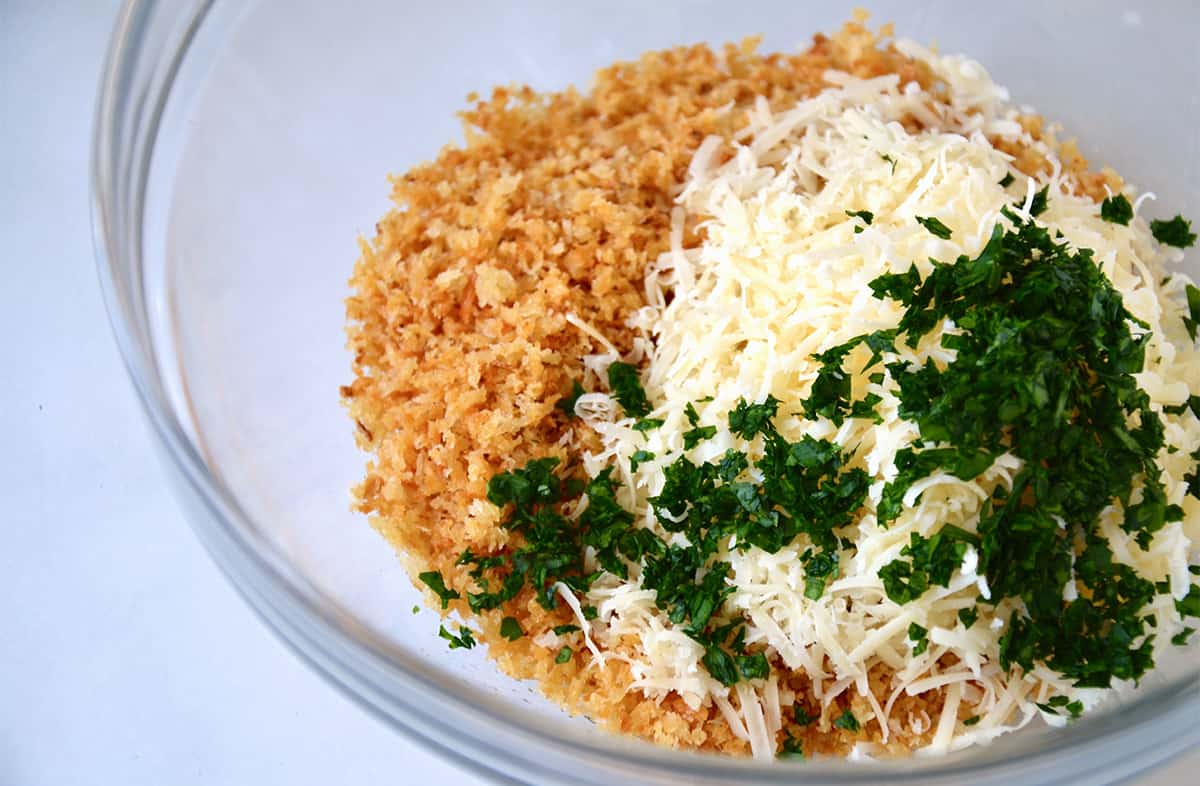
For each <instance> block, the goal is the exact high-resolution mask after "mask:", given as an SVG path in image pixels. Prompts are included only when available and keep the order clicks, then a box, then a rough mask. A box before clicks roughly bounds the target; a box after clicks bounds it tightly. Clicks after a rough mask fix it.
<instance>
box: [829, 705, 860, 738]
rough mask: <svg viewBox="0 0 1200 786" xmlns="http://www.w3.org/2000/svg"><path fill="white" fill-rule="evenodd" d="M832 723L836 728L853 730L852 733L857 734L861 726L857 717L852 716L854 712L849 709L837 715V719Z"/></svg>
mask: <svg viewBox="0 0 1200 786" xmlns="http://www.w3.org/2000/svg"><path fill="white" fill-rule="evenodd" d="M833 725H834V726H835V727H836V728H839V729H845V730H846V731H849V732H853V733H854V734H857V733H858V732H859V730H860V729H861V728H862V727H861V726H860V725H859V723H858V718H856V717H854V713H853V712H851V711H850V710H846V711H845V712H843V713H842V714H841V715H839V716H838V718H837V720H835V721H834V722H833Z"/></svg>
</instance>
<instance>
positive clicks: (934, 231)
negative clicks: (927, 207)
mask: <svg viewBox="0 0 1200 786" xmlns="http://www.w3.org/2000/svg"><path fill="white" fill-rule="evenodd" d="M917 223H918V224H920V225H921V226H923V227H925V228H926V229H928V230H929V234H931V235H936V236H937V237H940V238H941V239H942V240H949V239H950V227H948V226H946V225H945V224H943V223H942V222H941V221H938V220H937V219H936V218H934V217H933V216H917Z"/></svg>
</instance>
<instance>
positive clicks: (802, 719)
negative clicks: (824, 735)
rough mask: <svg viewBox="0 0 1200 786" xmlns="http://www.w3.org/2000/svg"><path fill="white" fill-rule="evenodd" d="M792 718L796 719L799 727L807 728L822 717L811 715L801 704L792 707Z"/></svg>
mask: <svg viewBox="0 0 1200 786" xmlns="http://www.w3.org/2000/svg"><path fill="white" fill-rule="evenodd" d="M792 717H793V718H794V719H795V722H796V725H797V726H807V725H808V724H810V723H812V722H813V721H815V720H817V719H819V718H820V717H821V716H820V715H809V714H808V710H806V709H805V708H804V707H801V706H800V705H799V704H793V705H792Z"/></svg>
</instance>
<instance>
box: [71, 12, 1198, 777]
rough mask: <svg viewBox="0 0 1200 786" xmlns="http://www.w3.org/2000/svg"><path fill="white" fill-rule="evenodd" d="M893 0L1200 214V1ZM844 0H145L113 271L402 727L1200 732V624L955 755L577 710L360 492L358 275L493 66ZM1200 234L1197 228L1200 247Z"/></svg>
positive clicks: (553, 739)
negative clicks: (726, 0) (603, 721)
mask: <svg viewBox="0 0 1200 786" xmlns="http://www.w3.org/2000/svg"><path fill="white" fill-rule="evenodd" d="M875 13H876V16H875V21H885V20H894V21H895V22H896V23H897V29H898V30H899V31H901V32H902V34H904V35H907V36H910V37H913V38H917V39H919V40H923V41H930V40H935V41H937V42H938V43H939V44H940V45H941V46H942V47H943V48H944V49H947V50H954V51H963V52H966V53H969V54H970V55H972V56H973V57H975V58H977V59H979V60H981V61H982V62H983V63H985V64H986V65H987V67H988V68H989V69H990V70H991V72H992V74H993V76H994V77H995V78H996V79H997V80H998V81H999V82H1001V83H1003V84H1005V85H1008V86H1009V87H1010V88H1011V90H1012V93H1013V95H1014V96H1015V98H1016V99H1017V100H1018V101H1020V102H1029V103H1031V104H1034V105H1035V106H1037V107H1038V108H1040V109H1041V110H1043V111H1044V112H1045V114H1046V115H1047V116H1049V117H1050V118H1053V119H1056V120H1059V121H1061V122H1062V123H1063V124H1064V126H1065V127H1066V128H1067V129H1069V130H1071V131H1074V132H1078V133H1079V134H1080V135H1081V136H1082V140H1081V142H1082V145H1083V149H1084V152H1085V154H1087V155H1089V157H1092V158H1093V159H1094V160H1095V161H1098V162H1104V163H1107V164H1110V165H1112V166H1114V167H1115V168H1116V169H1117V170H1118V171H1120V172H1122V173H1124V174H1125V175H1126V177H1128V178H1129V179H1130V180H1131V181H1132V182H1134V183H1136V184H1137V185H1138V186H1140V187H1142V188H1143V189H1148V190H1152V191H1154V192H1156V193H1157V194H1158V195H1159V197H1160V199H1161V204H1163V205H1165V206H1166V208H1164V209H1170V210H1171V211H1172V212H1173V211H1175V210H1180V211H1182V212H1183V213H1184V214H1185V215H1191V216H1194V217H1198V218H1200V145H1198V144H1197V136H1196V133H1195V129H1196V128H1197V127H1200V93H1198V92H1197V89H1196V77H1197V75H1198V74H1200V67H1198V65H1200V59H1198V58H1200V55H1198V54H1197V52H1198V51H1200V50H1197V48H1196V47H1195V45H1194V40H1193V39H1194V35H1195V33H1196V32H1197V31H1198V30H1200V6H1198V5H1195V4H1185V3H1176V4H1165V3H1164V4H1156V5H1155V6H1153V7H1152V8H1147V9H1145V10H1143V11H1142V12H1140V13H1137V12H1132V11H1124V6H1122V5H1118V4H1114V3H1090V4H1087V5H1081V4H1065V3H1064V4H1053V3H1044V2H1022V3H1011V2H1010V3H1000V4H990V5H987V6H982V5H979V4H966V3H952V2H924V3H915V4H914V3H904V2H878V3H876V5H875ZM848 16H849V8H848V7H843V6H842V5H841V4H839V3H801V2H794V0H793V2H779V3H767V2H740V3H737V4H722V3H715V2H711V3H710V2H699V1H698V0H680V1H679V2H671V3H666V2H663V3H642V2H640V1H636V2H615V3H614V2H612V1H611V0H610V1H609V2H605V3H588V4H575V3H569V4H568V3H559V2H523V3H488V4H478V5H476V4H468V3H459V2H452V1H451V0H443V1H442V2H439V3H424V4H419V5H418V4H408V3H397V2H391V1H390V0H375V1H373V2H360V3H330V2H324V1H323V0H314V1H313V2H304V3H297V2H290V1H288V2H284V1H276V0H261V1H260V2H253V3H241V2H223V1H222V2H216V1H213V0H208V1H199V2H197V1H195V0H193V1H191V2H176V3H155V2H147V1H144V0H135V1H134V2H130V3H128V4H127V6H126V7H125V8H124V10H123V11H122V13H121V15H120V18H119V20H118V23H117V26H116V31H115V34H114V38H113V42H112V48H111V51H110V53H109V57H108V62H107V65H106V67H105V71H104V75H103V81H102V85H101V90H100V96H99V103H98V107H97V114H96V133H95V140H94V150H93V212H94V220H95V232H96V245H97V254H98V259H99V269H100V279H101V283H102V286H103V289H104V293H105V296H106V298H107V302H108V308H109V313H110V315H111V317H112V322H113V327H114V330H115V332H116V336H117V340H118V341H119V343H120V346H121V350H122V351H123V353H124V357H125V361H126V363H127V364H128V367H129V371H130V374H131V376H132V378H133V381H134V384H135V386H136V388H137V391H138V394H139V395H140V397H141V400H142V402H143V404H144V406H145V411H146V414H147V417H148V418H149V420H150V422H151V424H152V426H153V429H154V431H155V433H156V434H157V437H158V444H159V446H160V447H161V449H162V453H163V456H164V461H165V463H166V465H167V466H168V467H169V468H170V475H171V476H172V478H173V480H174V482H175V484H176V485H177V487H178V493H179V497H180V499H181V500H182V502H183V506H184V508H185V510H186V512H187V514H188V516H189V518H190V520H191V522H192V526H193V527H194V528H195V531H196V533H197V535H198V536H199V537H200V539H201V540H202V541H203V542H204V544H205V546H206V547H207V548H208V549H209V551H210V552H211V553H212V555H213V558H214V559H215V560H216V561H217V563H218V564H219V565H220V566H221V568H222V569H223V570H224V571H225V573H226V574H227V575H228V576H229V579H230V581H232V582H233V584H234V585H235V586H236V587H237V588H238V590H239V591H240V592H241V593H242V594H243V596H244V597H245V598H246V600H247V601H248V602H249V603H250V605H251V606H253V607H254V608H255V609H256V610H257V612H258V613H259V614H260V615H261V616H262V618H263V620H264V621H265V622H266V623H267V624H268V625H270V626H271V627H272V628H273V629H274V630H275V631H276V632H277V633H278V634H279V635H280V636H281V637H282V638H283V639H284V640H285V641H287V642H288V643H289V644H290V645H291V646H292V648H293V649H294V650H295V652H296V653H297V654H299V655H300V656H301V657H302V658H304V659H305V660H306V661H307V662H308V663H310V664H311V665H312V666H313V668H314V669H316V670H317V671H319V672H320V673H321V674H323V675H325V677H326V678H328V679H329V680H330V681H331V682H333V683H334V684H336V685H338V686H340V687H341V688H342V689H343V690H345V691H347V692H348V693H349V694H351V695H352V696H354V697H356V698H357V699H358V700H359V701H360V702H361V703H362V704H363V706H365V707H367V708H368V709H370V710H372V711H373V712H375V713H376V714H377V715H379V716H380V717H382V718H384V719H386V720H387V722H388V723H390V724H391V725H392V726H393V727H395V728H396V729H398V730H402V731H405V732H407V733H409V734H411V735H413V736H415V737H418V738H420V739H422V740H424V741H425V742H426V743H428V744H429V745H431V746H433V747H434V748H436V749H438V750H439V751H441V752H442V753H444V754H445V755H447V756H449V757H452V758H454V759H457V760H458V761H460V762H462V763H465V764H468V765H470V766H473V767H474V768H475V769H477V770H480V771H483V772H486V773H488V774H490V775H491V776H492V777H494V778H496V779H498V780H500V781H510V782H527V783H539V784H541V783H545V784H557V783H583V784H604V785H605V786H608V785H609V784H613V783H622V784H664V785H665V784H684V783H687V784H715V783H745V784H781V783H791V782H796V781H803V782H806V783H814V784H816V783H841V784H845V783H864V782H871V781H881V780H886V781H890V782H895V783H899V782H905V783H907V782H920V783H929V784H940V783H958V782H963V781H965V780H968V779H969V780H970V781H972V782H974V783H1005V784H1011V783H1013V782H1019V783H1022V784H1034V783H1048V782H1053V781H1067V780H1069V781H1071V782H1098V781H1108V780H1117V779H1120V778H1124V777H1127V776H1129V775H1131V774H1133V773H1135V772H1138V771H1141V770H1143V769H1144V768H1146V767H1148V766H1151V765H1153V764H1155V763H1157V762H1159V761H1162V760H1164V759H1166V758H1168V757H1170V756H1172V755H1174V754H1176V753H1178V752H1180V751H1183V750H1185V749H1186V748H1188V747H1189V746H1191V745H1194V744H1195V743H1196V742H1197V741H1200V723H1197V720H1198V719H1200V668H1198V667H1197V662H1198V660H1200V659H1197V658H1196V655H1197V652H1196V650H1195V649H1194V648H1193V649H1192V650H1191V651H1189V652H1186V653H1182V652H1181V653H1179V656H1178V657H1177V658H1175V659H1174V660H1173V661H1172V662H1170V663H1167V664H1164V668H1163V669H1161V670H1160V671H1159V672H1158V673H1156V674H1155V675H1154V676H1153V677H1152V678H1149V679H1146V680H1145V681H1144V682H1143V685H1142V686H1141V688H1140V689H1139V690H1138V691H1136V692H1134V693H1133V694H1131V695H1129V696H1126V697H1123V698H1121V699H1120V700H1118V701H1115V702H1113V703H1112V704H1111V706H1110V708H1109V709H1108V711H1105V712H1101V713H1098V714H1096V715H1095V716H1094V717H1089V718H1087V719H1085V720H1083V721H1081V722H1079V723H1075V724H1073V725H1071V726H1070V727H1068V728H1065V729H1057V730H1051V729H1045V728H1043V729H1030V730H1027V731H1023V732H1020V733H1018V734H1014V735H1009V736H1008V737H1005V738H1002V739H1001V740H999V741H997V742H996V743H995V744H993V745H991V746H990V747H986V748H980V749H977V750H973V751H969V752H966V753H962V754H958V755H955V756H951V757H947V758H939V759H931V758H914V759H912V760H907V761H891V762H881V763H873V764H861V763H858V764H855V763H847V762H840V761H810V762H802V763H798V764H789V763H786V762H781V763H763V762H755V761H749V760H733V759H726V758H718V757H715V756H704V755H698V754H687V753H680V752H675V751H668V750H661V749H657V748H655V747H652V746H650V745H648V744H645V743H641V742H638V741H635V740H628V739H619V738H616V737H614V736H611V735H609V734H607V733H605V732H603V731H601V730H599V729H597V728H596V727H594V726H593V725H591V724H590V723H589V722H588V721H587V720H585V719H582V718H567V717H566V716H565V715H564V714H562V713H561V712H560V711H559V710H558V709H556V708H555V707H553V706H551V705H549V703H547V702H546V701H544V700H543V699H541V698H540V697H539V696H538V694H537V693H536V692H535V691H534V690H533V689H532V688H531V687H530V686H529V685H527V684H522V683H518V682H516V681H513V680H510V679H508V678H507V677H505V676H503V675H500V674H498V673H497V672H496V670H495V669H494V668H493V667H492V666H491V664H490V662H489V661H487V659H486V658H485V656H484V655H483V654H482V653H481V652H480V651H479V650H474V651H472V652H469V653H466V654H460V653H455V654H454V655H453V656H451V655H450V654H449V653H447V652H446V648H445V642H443V641H441V640H439V639H438V638H437V637H436V635H435V631H436V629H437V623H436V621H435V617H434V615H433V614H432V613H431V612H425V611H422V612H420V613H419V614H414V613H412V612H411V608H412V607H413V605H414V603H416V602H418V600H419V596H418V593H417V592H416V591H415V590H414V589H413V587H412V585H411V584H410V582H409V579H408V577H407V576H406V574H405V572H404V571H403V570H402V569H401V566H400V565H399V563H398V562H397V560H396V558H395V556H394V554H393V552H392V550H391V548H390V547H389V546H388V545H387V544H386V543H385V542H384V541H383V540H382V539H381V538H380V537H378V536H377V535H376V534H375V533H374V531H373V530H371V528H370V527H368V526H367V524H366V522H365V521H363V520H362V519H361V517H359V516H357V515H354V514H352V513H351V512H350V511H349V504H348V503H349V497H348V491H347V490H348V489H349V487H350V486H351V485H352V484H353V483H354V482H355V481H356V479H357V478H358V477H359V475H360V473H361V470H362V466H363V464H364V461H365V457H364V456H362V455H360V454H358V453H357V452H356V450H355V447H354V445H353V441H352V434H351V424H350V423H349V421H348V419H347V418H346V417H345V415H344V413H343V411H342V409H341V407H340V406H339V400H338V386H339V385H340V384H344V383H346V382H348V381H349V378H350V371H349V357H348V356H347V353H346V351H345V349H344V346H343V332H342V331H343V322H344V318H343V310H342V299H343V297H344V296H345V295H346V294H347V285H346V279H347V277H348V276H349V273H350V268H351V265H352V264H353V261H354V259H355V257H356V246H355V237H356V236H357V235H359V234H364V235H369V234H371V231H372V225H373V223H374V221H375V219H376V218H377V217H378V216H380V215H382V214H383V212H384V211H385V210H386V209H387V207H388V202H387V195H388V191H389V188H388V184H387V182H386V180H385V175H387V174H388V173H391V172H399V171H403V170H404V169H406V168H407V167H409V166H411V165H412V164H414V163H417V162H418V161H420V160H422V159H426V158H429V157H432V156H433V155H435V154H436V152H437V150H438V149H439V147H440V146H441V145H443V144H444V143H446V142H448V141H450V140H453V139H456V138H459V128H458V123H457V121H456V119H455V118H454V116H453V112H454V111H455V110H456V109H458V108H460V107H462V106H463V105H464V103H465V96H466V94H467V93H468V92H469V91H471V90H476V89H480V90H483V89H487V88H489V87H491V86H492V85H495V84H499V83H507V82H512V81H519V82H526V83H529V84H531V85H533V86H534V87H536V88H539V89H551V88H561V87H564V86H566V85H567V84H569V83H574V84H586V82H587V80H588V77H589V75H590V73H591V72H592V71H593V70H594V69H595V68H597V67H600V66H603V65H606V64H608V63H611V62H613V61H614V60H617V59H621V58H630V57H634V56H636V55H637V54H638V53H639V52H641V51H643V50H646V49H652V48H662V47H666V46H670V45H673V44H678V43H685V42H694V41H699V40H707V41H713V42H720V41H726V40H735V39H738V38H740V37H742V36H744V35H747V34H751V33H759V32H762V33H765V34H766V39H765V41H764V47H765V48H769V49H789V48H792V47H795V46H797V45H801V44H803V43H804V42H806V41H807V40H808V39H809V37H810V36H811V34H812V33H814V32H816V31H821V30H832V29H834V28H836V26H837V25H838V24H840V22H841V21H843V20H844V19H845V18H846V17H848ZM1198 260H1200V254H1197V253H1196V252H1191V253H1190V255H1189V264H1191V265H1192V271H1193V273H1195V272H1198V271H1197V268H1196V263H1197V261H1198Z"/></svg>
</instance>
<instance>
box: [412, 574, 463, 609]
mask: <svg viewBox="0 0 1200 786" xmlns="http://www.w3.org/2000/svg"><path fill="white" fill-rule="evenodd" d="M417 578H418V579H420V580H421V581H422V582H424V584H425V586H426V587H429V589H431V590H433V593H434V594H435V595H437V596H438V598H440V599H441V601H442V608H443V609H444V608H446V607H447V606H449V605H450V601H452V600H458V599H459V598H461V597H462V595H459V594H458V592H457V591H455V590H452V589H450V588H449V587H447V586H446V581H445V580H444V579H443V578H442V574H441V573H439V572H438V571H436V570H429V571H425V572H424V573H418V574H417Z"/></svg>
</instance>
